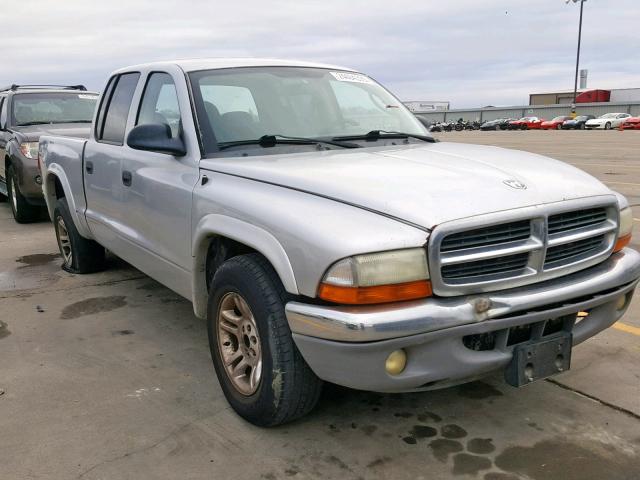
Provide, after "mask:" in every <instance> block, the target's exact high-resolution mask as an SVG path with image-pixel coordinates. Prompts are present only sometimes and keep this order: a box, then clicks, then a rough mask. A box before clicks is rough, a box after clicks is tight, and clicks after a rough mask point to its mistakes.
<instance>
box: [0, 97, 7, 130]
mask: <svg viewBox="0 0 640 480" xmlns="http://www.w3.org/2000/svg"><path fill="white" fill-rule="evenodd" d="M0 128H7V97H1V98H0Z"/></svg>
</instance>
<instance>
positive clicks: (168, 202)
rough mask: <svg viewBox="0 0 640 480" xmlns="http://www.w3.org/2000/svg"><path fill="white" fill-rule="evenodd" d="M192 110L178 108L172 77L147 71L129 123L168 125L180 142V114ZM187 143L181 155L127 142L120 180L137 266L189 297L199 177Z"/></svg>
mask: <svg viewBox="0 0 640 480" xmlns="http://www.w3.org/2000/svg"><path fill="white" fill-rule="evenodd" d="M182 81H184V77H183V78H182ZM184 89H185V90H186V85H184ZM190 113H191V111H190V109H189V106H188V104H187V105H185V106H182V107H181V105H180V102H179V99H178V94H177V89H176V81H175V80H174V77H173V76H172V75H171V74H169V73H167V72H150V73H149V74H148V76H147V78H146V83H145V87H144V90H143V92H142V95H141V97H140V101H139V103H138V105H137V108H134V109H132V112H131V114H132V115H136V118H135V119H134V125H133V126H137V125H143V124H150V123H154V124H158V123H160V124H167V125H169V127H170V128H171V132H172V135H173V136H174V138H177V137H180V138H182V139H183V141H185V139H184V138H183V137H184V132H183V128H182V125H183V123H184V122H183V115H185V114H190ZM185 145H186V146H187V150H188V153H187V155H185V156H184V157H176V156H173V155H171V154H167V153H160V152H152V151H142V150H134V149H132V148H130V147H129V146H127V145H125V146H124V148H123V150H124V152H123V163H122V179H123V191H124V203H125V204H126V207H127V213H126V222H127V224H128V225H127V227H128V228H127V229H126V231H127V232H128V234H129V235H130V236H131V238H130V240H131V241H132V242H133V244H134V245H135V247H136V249H137V259H136V264H139V266H140V268H141V269H142V270H143V271H145V273H147V274H148V275H150V276H151V277H154V278H156V279H157V280H159V281H161V282H162V283H165V284H166V285H167V286H169V287H170V288H172V289H173V290H175V291H177V292H178V293H181V294H183V295H185V296H187V294H188V293H189V292H190V286H191V285H190V275H189V272H190V271H191V269H192V256H191V205H192V192H193V189H194V187H195V185H196V183H197V182H198V179H199V169H198V161H199V159H200V152H199V149H194V148H193V146H192V147H191V148H189V142H187V141H185ZM194 150H197V151H194Z"/></svg>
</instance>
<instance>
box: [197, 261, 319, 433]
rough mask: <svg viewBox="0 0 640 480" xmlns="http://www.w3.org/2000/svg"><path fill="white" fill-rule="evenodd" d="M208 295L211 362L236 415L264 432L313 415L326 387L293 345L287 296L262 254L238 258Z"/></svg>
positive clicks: (219, 273)
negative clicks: (285, 310)
mask: <svg viewBox="0 0 640 480" xmlns="http://www.w3.org/2000/svg"><path fill="white" fill-rule="evenodd" d="M209 291H210V294H209V305H208V311H207V325H208V332H209V347H210V350H211V359H212V361H213V365H214V367H215V370H216V374H217V376H218V380H219V381H220V385H221V387H222V391H223V392H224V395H225V397H226V398H227V401H228V402H229V403H230V404H231V406H232V407H233V409H234V410H235V411H236V412H237V413H238V414H239V415H240V416H241V417H243V418H245V419H246V420H248V421H249V422H251V423H253V424H255V425H259V426H264V427H267V426H275V425H280V424H282V423H286V422H289V421H291V420H294V419H296V418H299V417H301V416H303V415H305V414H306V413H308V412H309V411H311V409H313V407H314V406H315V404H316V402H317V401H318V397H319V395H320V391H321V388H322V381H321V380H320V379H319V378H318V377H316V375H315V374H314V373H313V372H312V371H311V369H310V368H309V366H308V365H307V364H306V362H305V361H304V359H303V358H302V355H301V354H300V352H299V351H298V349H297V347H296V346H295V344H294V342H293V338H292V337H291V330H289V324H288V323H287V319H286V317H285V313H284V305H285V302H286V299H287V293H286V292H285V290H284V287H283V286H282V283H281V282H280V279H279V278H278V275H277V274H276V272H275V271H274V270H273V268H272V267H271V265H270V264H269V262H267V261H266V259H265V258H264V257H262V256H261V255H258V254H249V255H240V256H237V257H233V258H231V259H230V260H227V261H226V262H225V263H224V264H222V266H221V267H220V268H219V269H218V270H217V271H216V273H215V275H214V276H213V280H212V282H211V286H210V290H209Z"/></svg>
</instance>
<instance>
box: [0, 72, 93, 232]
mask: <svg viewBox="0 0 640 480" xmlns="http://www.w3.org/2000/svg"><path fill="white" fill-rule="evenodd" d="M97 99H98V94H97V93H93V92H87V91H86V88H84V87H83V86H82V85H76V86H70V87H60V86H53V87H49V86H39V85H11V86H10V87H6V88H3V89H0V158H2V159H3V161H2V162H0V197H8V198H9V199H10V202H9V203H10V204H11V212H12V213H13V217H14V218H15V220H16V221H17V222H18V223H27V222H32V221H34V220H37V219H39V218H41V217H42V213H43V212H44V205H45V203H44V197H43V196H42V186H41V184H42V179H41V177H40V172H39V171H38V168H37V164H38V161H37V157H38V139H39V138H40V136H41V135H43V134H45V133H48V134H59V135H65V136H76V137H84V138H86V137H88V136H89V126H90V124H91V118H92V117H93V111H94V109H95V104H96V101H97Z"/></svg>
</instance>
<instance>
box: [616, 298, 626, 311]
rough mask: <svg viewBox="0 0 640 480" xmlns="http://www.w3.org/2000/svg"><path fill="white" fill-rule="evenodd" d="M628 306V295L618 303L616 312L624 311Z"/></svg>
mask: <svg viewBox="0 0 640 480" xmlns="http://www.w3.org/2000/svg"><path fill="white" fill-rule="evenodd" d="M626 306H627V296H626V295H622V296H621V297H620V298H618V300H617V301H616V310H617V311H620V310H623V309H624V307H626Z"/></svg>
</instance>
